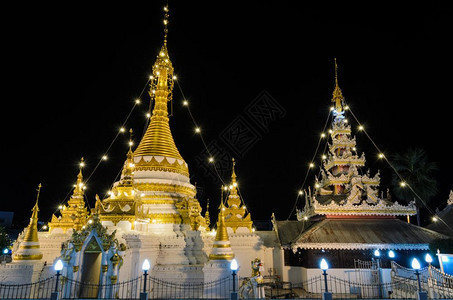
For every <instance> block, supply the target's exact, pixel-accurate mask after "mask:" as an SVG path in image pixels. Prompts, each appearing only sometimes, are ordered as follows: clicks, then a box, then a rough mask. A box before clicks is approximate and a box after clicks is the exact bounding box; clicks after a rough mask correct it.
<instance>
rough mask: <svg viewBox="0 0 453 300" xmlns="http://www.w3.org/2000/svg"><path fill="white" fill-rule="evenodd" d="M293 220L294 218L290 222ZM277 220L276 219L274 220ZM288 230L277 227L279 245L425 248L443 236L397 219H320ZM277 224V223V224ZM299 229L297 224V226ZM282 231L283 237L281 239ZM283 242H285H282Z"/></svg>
mask: <svg viewBox="0 0 453 300" xmlns="http://www.w3.org/2000/svg"><path fill="white" fill-rule="evenodd" d="M293 222H295V221H293ZM278 223H280V222H278ZM284 225H286V227H288V226H289V225H292V229H291V230H290V231H288V232H285V227H283V228H278V233H279V238H280V241H281V242H282V245H283V246H289V244H290V245H291V246H290V247H292V248H295V247H296V248H297V247H299V248H304V249H320V248H336V249H341V248H343V249H364V248H376V247H377V248H389V249H390V248H393V249H414V248H416V249H427V247H428V244H429V243H430V242H431V241H432V240H434V239H437V238H446V236H444V235H442V234H440V233H437V232H434V231H432V230H429V229H426V228H422V227H419V226H416V225H412V224H409V223H407V222H404V221H401V220H399V219H372V218H370V219H329V218H327V219H324V220H322V221H319V222H316V223H314V224H313V225H312V226H310V227H309V228H308V229H306V230H303V232H301V231H299V232H300V233H299V235H298V236H293V237H289V236H288V235H289V234H295V230H294V224H284ZM278 226H279V227H280V224H278ZM299 227H300V228H301V226H299ZM282 233H284V234H286V235H284V237H285V239H284V240H282ZM284 243H286V244H284Z"/></svg>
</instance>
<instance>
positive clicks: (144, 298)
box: [140, 258, 151, 300]
mask: <svg viewBox="0 0 453 300" xmlns="http://www.w3.org/2000/svg"><path fill="white" fill-rule="evenodd" d="M149 268H151V265H150V263H149V260H148V259H147V258H145V260H144V261H143V264H142V270H143V279H144V281H143V292H141V293H140V300H148V293H147V292H146V277H148V270H149Z"/></svg>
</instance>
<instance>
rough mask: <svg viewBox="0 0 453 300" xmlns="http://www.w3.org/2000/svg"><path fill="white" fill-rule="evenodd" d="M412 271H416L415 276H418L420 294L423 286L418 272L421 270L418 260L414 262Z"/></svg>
mask: <svg viewBox="0 0 453 300" xmlns="http://www.w3.org/2000/svg"><path fill="white" fill-rule="evenodd" d="M412 269H414V270H415V275H417V282H418V291H419V292H420V291H421V290H422V286H421V283H420V273H419V272H418V270H420V263H419V262H418V260H417V259H416V258H414V259H413V260H412Z"/></svg>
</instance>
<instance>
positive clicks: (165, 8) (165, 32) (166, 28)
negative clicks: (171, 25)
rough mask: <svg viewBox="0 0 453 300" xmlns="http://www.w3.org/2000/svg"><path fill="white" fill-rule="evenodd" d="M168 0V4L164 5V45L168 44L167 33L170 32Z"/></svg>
mask: <svg viewBox="0 0 453 300" xmlns="http://www.w3.org/2000/svg"><path fill="white" fill-rule="evenodd" d="M168 11H169V9H168V2H167V5H165V6H164V45H167V34H168V27H167V25H168V17H169V14H168Z"/></svg>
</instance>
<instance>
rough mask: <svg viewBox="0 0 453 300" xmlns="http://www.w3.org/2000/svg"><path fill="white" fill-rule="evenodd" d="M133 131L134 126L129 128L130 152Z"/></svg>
mask: <svg viewBox="0 0 453 300" xmlns="http://www.w3.org/2000/svg"><path fill="white" fill-rule="evenodd" d="M132 133H133V130H132V128H131V129H129V152H132V144H133V143H132Z"/></svg>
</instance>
